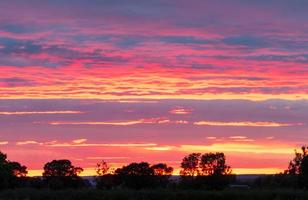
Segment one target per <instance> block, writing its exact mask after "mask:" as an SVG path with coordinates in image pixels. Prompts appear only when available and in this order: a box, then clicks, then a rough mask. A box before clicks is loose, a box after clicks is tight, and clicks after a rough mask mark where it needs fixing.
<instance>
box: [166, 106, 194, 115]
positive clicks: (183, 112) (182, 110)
mask: <svg viewBox="0 0 308 200" xmlns="http://www.w3.org/2000/svg"><path fill="white" fill-rule="evenodd" d="M169 112H170V113H171V114H175V115H188V114H190V113H191V112H192V109H187V108H183V107H176V108H174V109H172V110H170V111H169Z"/></svg>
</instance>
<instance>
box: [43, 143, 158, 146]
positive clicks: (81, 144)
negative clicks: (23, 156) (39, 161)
mask: <svg viewBox="0 0 308 200" xmlns="http://www.w3.org/2000/svg"><path fill="white" fill-rule="evenodd" d="M47 146H50V147H152V146H157V144H155V143H55V144H49V145H47Z"/></svg>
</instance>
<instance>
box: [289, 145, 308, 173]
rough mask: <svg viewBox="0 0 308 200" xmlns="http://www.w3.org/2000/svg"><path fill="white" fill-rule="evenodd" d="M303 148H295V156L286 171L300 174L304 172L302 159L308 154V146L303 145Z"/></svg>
mask: <svg viewBox="0 0 308 200" xmlns="http://www.w3.org/2000/svg"><path fill="white" fill-rule="evenodd" d="M301 150H302V152H297V150H295V156H294V158H293V160H291V161H290V163H289V167H288V169H287V170H286V171H285V173H286V174H291V175H299V174H301V173H302V161H303V159H304V158H305V157H307V156H308V147H306V146H303V147H302V148H301Z"/></svg>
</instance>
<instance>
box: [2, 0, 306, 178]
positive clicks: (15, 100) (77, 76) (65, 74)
mask: <svg viewBox="0 0 308 200" xmlns="http://www.w3.org/2000/svg"><path fill="white" fill-rule="evenodd" d="M307 10H308V1H306V0H249V1H247V0H44V1H41V0H24V1H23V0H0V150H1V151H3V152H5V153H7V154H8V158H9V159H10V160H14V161H19V162H21V163H22V164H24V165H26V166H27V167H28V169H29V174H30V175H38V174H40V173H41V171H40V170H41V169H42V168H43V165H44V164H45V163H46V162H48V161H51V160H52V159H70V160H71V161H72V162H73V164H74V165H77V166H81V167H83V168H85V172H84V174H83V175H89V174H93V167H95V165H96V163H97V162H99V161H100V160H106V161H107V162H108V163H110V165H111V166H112V167H119V166H121V165H124V164H127V163H130V162H134V161H147V162H150V163H158V162H165V163H167V164H168V165H171V166H173V167H175V168H176V173H177V172H178V168H179V165H180V162H181V159H182V158H183V157H184V156H185V155H187V154H189V153H192V152H201V153H205V152H224V153H225V154H226V156H227V162H228V164H229V165H231V166H232V167H233V171H234V173H240V174H258V173H278V172H280V171H282V170H283V169H285V168H286V167H287V166H288V162H289V160H290V159H291V158H292V157H293V154H294V149H295V148H299V147H300V146H301V145H305V144H308V23H307V22H308V12H307Z"/></svg>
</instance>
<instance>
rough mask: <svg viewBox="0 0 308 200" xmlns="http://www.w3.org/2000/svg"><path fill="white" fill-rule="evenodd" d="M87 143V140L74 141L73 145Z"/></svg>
mask: <svg viewBox="0 0 308 200" xmlns="http://www.w3.org/2000/svg"><path fill="white" fill-rule="evenodd" d="M86 141H87V139H76V140H73V143H74V144H81V143H85V142H86Z"/></svg>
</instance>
